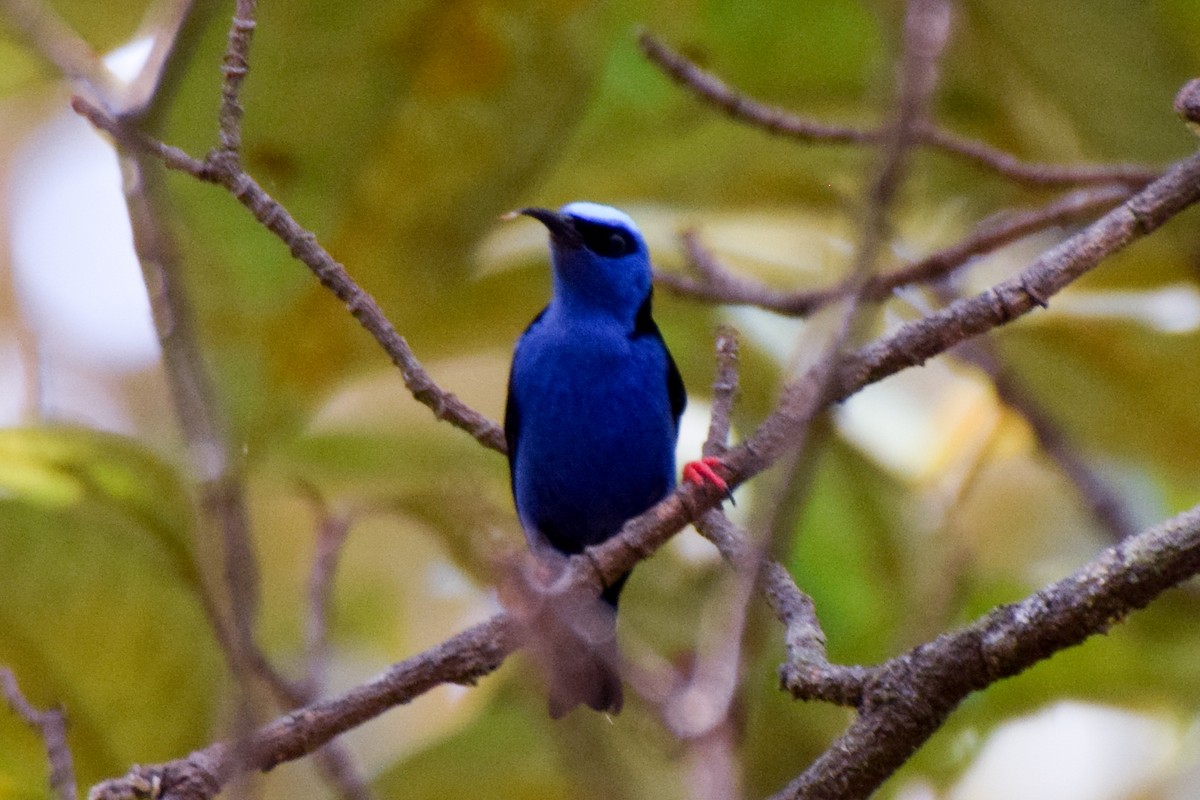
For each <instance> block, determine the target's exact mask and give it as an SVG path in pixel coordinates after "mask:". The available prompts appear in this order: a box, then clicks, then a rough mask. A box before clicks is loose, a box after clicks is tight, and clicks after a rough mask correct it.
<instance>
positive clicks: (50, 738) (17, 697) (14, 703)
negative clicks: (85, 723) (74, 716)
mask: <svg viewBox="0 0 1200 800" xmlns="http://www.w3.org/2000/svg"><path fill="white" fill-rule="evenodd" d="M0 695H3V696H4V700H5V702H7V703H8V707H9V708H11V709H12V710H13V713H14V714H16V715H17V716H18V717H20V718H21V719H22V720H24V721H25V724H26V725H28V726H29V727H31V728H33V729H34V730H36V731H37V732H38V733H39V734H40V735H41V737H42V743H43V744H44V745H45V747H46V758H47V759H48V760H49V762H50V788H51V789H53V790H54V794H55V796H56V797H57V798H58V800H77V798H78V797H79V789H78V788H77V787H76V785H75V766H74V763H73V760H72V758H71V748H70V747H69V746H68V745H67V720H66V717H65V716H64V715H63V712H62V709H61V708H51V709H49V710H47V711H38V710H37V709H36V708H34V707H33V704H32V703H30V702H29V701H28V700H27V699H26V698H25V695H23V694H21V688H20V687H19V686H17V678H16V676H15V675H13V673H12V670H11V669H9V668H8V667H0Z"/></svg>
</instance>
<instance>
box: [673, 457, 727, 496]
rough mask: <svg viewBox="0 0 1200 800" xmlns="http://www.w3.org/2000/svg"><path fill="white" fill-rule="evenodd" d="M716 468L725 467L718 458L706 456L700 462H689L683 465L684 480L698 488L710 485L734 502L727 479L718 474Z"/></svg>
mask: <svg viewBox="0 0 1200 800" xmlns="http://www.w3.org/2000/svg"><path fill="white" fill-rule="evenodd" d="M715 467H724V464H722V463H721V459H719V458H717V457H716V456H705V457H704V458H701V459H700V460H698V461H689V462H688V463H686V464H684V465H683V479H684V480H685V481H687V482H688V483H694V484H696V485H697V486H704V485H705V484H709V485H711V486H715V487H717V488H718V489H720V490H721V491H722V492H724V493H725V495H726V496H727V497H728V498H729V499H730V500H731V501H732V500H733V492H732V491H731V490H730V489H729V484H728V483H726V482H725V479H724V478H722V477H721V476H720V475H718V474H717V471H716V469H714V468H715Z"/></svg>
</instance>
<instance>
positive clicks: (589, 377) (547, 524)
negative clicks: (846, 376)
mask: <svg viewBox="0 0 1200 800" xmlns="http://www.w3.org/2000/svg"><path fill="white" fill-rule="evenodd" d="M518 214H524V215H526V216H529V217H532V218H534V219H536V220H538V221H539V222H541V223H542V224H543V225H545V226H546V228H547V229H548V230H549V233H550V256H551V264H552V267H553V292H552V296H551V299H550V302H549V304H548V305H547V306H546V308H545V309H543V310H542V312H541V313H540V314H538V315H537V317H535V318H534V320H533V322H531V323H530V325H529V327H528V328H526V330H525V332H524V333H523V334H522V335H521V338H520V340H519V341H518V342H517V345H516V349H515V352H514V354H513V361H512V369H511V372H510V373H509V383H508V402H507V406H506V409H505V414H504V432H505V438H506V439H507V443H508V460H509V467H510V472H511V477H512V491H513V498H514V500H515V504H516V508H517V515H518V517H519V518H520V521H521V525H522V527H523V528H524V531H525V536H526V539H527V541H528V543H529V546H530V549H531V550H532V551H533V552H534V554H535V555H540V556H543V557H547V556H549V557H550V558H553V557H554V556H553V554H554V553H558V554H562V555H564V556H569V555H574V554H576V553H580V552H582V551H583V550H584V548H586V547H589V546H592V545H596V544H600V543H601V542H603V541H605V540H606V539H608V538H610V537H612V536H614V535H615V534H616V533H617V532H618V531H620V529H621V526H622V525H623V524H624V523H625V522H626V521H627V520H629V519H630V518H632V517H635V516H637V515H638V514H640V513H642V512H643V511H645V510H646V509H648V508H650V507H651V506H652V505H654V504H655V503H657V502H658V501H659V500H661V499H662V498H663V497H665V496H666V495H667V494H668V493H669V492H670V491H671V490H672V488H674V486H675V443H676V439H677V437H678V434H679V419H680V416H681V415H682V413H683V409H684V406H685V404H686V402H687V400H686V393H685V391H684V385H683V380H682V378H681V377H680V374H679V370H678V368H677V367H676V366H675V361H674V360H673V359H672V358H671V354H670V352H669V351H668V350H667V346H666V343H665V342H664V341H663V337H662V334H661V333H659V330H658V326H657V325H656V324H655V323H654V318H653V317H652V316H651V296H652V287H651V266H650V255H649V252H648V250H647V248H646V242H645V240H644V239H643V237H642V234H641V232H640V231H639V230H638V227H637V225H635V224H634V222H633V220H632V219H631V218H630V217H629V216H628V215H626V214H625V213H623V212H621V211H618V210H617V209H615V208H611V207H609V206H604V205H599V204H596V203H585V202H575V203H570V204H568V205H565V206H563V207H562V208H561V209H559V210H558V211H551V210H548V209H545V208H524V209H521V210H520V211H517V212H513V215H518ZM716 465H719V462H717V461H716V460H715V459H703V460H702V461H699V462H692V463H691V464H689V465H688V469H687V470H685V477H686V478H687V479H688V480H692V481H695V482H701V481H703V480H708V481H710V482H712V483H714V484H715V485H717V486H718V487H720V488H721V489H725V488H726V487H725V484H724V481H723V480H722V479H721V478H720V477H719V476H718V475H716V473H715V472H713V470H712V467H713V466H716ZM559 560H561V558H560V559H559ZM626 578H628V574H626V575H624V576H622V577H621V578H620V579H619V580H618V581H616V582H615V583H614V584H613V585H612V586H609V587H608V588H607V589H606V590H605V591H604V593H603V594H602V596H601V597H602V600H603V604H600V603H597V604H595V605H600V606H602V611H603V612H604V613H602V614H601V617H602V618H603V619H604V620H605V621H604V622H602V623H600V624H599V625H597V624H596V623H595V621H594V619H593V620H592V621H589V622H584V623H581V624H580V625H579V626H577V627H578V628H579V629H580V630H577V631H574V632H568V633H567V634H566V635H565V636H564V635H562V634H561V632H560V633H559V634H553V636H555V637H556V638H557V639H558V640H559V641H558V643H557V644H554V645H551V646H550V647H549V650H550V652H549V654H548V659H549V660H550V661H551V662H552V663H551V664H550V665H549V671H550V672H551V675H550V714H551V716H553V717H555V718H557V717H560V716H562V715H563V714H565V713H566V712H567V711H569V710H571V709H572V708H573V707H575V706H576V705H579V704H581V703H583V704H586V705H588V706H590V707H591V708H593V709H596V710H597V711H607V712H611V713H616V712H618V711H619V710H620V709H621V705H622V702H623V698H622V691H621V681H620V677H619V675H618V673H617V670H616V646H615V634H616V617H615V612H616V606H617V598H618V596H619V595H620V593H621V588H622V587H623V586H624V584H625V580H626ZM567 624H568V626H570V622H569V621H568V623H567ZM597 628H599V630H597ZM572 639H574V640H575V641H574V642H572V641H571V640H572Z"/></svg>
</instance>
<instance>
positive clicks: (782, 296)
mask: <svg viewBox="0 0 1200 800" xmlns="http://www.w3.org/2000/svg"><path fill="white" fill-rule="evenodd" d="M1133 191H1134V190H1132V189H1130V188H1129V187H1128V186H1126V185H1121V184H1114V185H1111V186H1100V187H1096V188H1089V189H1080V190H1078V191H1074V192H1071V193H1069V194H1066V195H1063V196H1062V197H1059V198H1056V199H1054V200H1052V201H1051V202H1049V203H1047V204H1046V205H1044V206H1041V207H1039V208H1032V209H1023V210H1012V211H1003V212H1000V213H999V214H996V215H993V216H992V217H989V218H988V219H985V220H984V221H983V222H981V223H980V224H979V225H977V226H976V227H975V229H974V230H973V231H972V232H971V233H970V234H969V235H967V236H966V237H965V238H963V239H962V240H960V241H959V242H957V243H956V244H953V245H950V246H949V247H946V248H943V249H941V250H939V251H937V252H935V253H931V254H930V255H928V256H925V257H924V258H922V259H919V260H917V261H914V262H913V263H912V264H909V265H908V266H907V267H903V268H900V269H896V270H893V271H891V272H887V273H883V274H879V275H872V276H871V277H870V278H868V279H867V282H866V285H865V286H864V287H863V290H862V295H863V299H865V300H870V301H873V302H881V301H883V300H886V299H887V298H888V297H889V296H890V295H891V293H892V292H893V291H895V290H896V289H898V288H900V287H902V286H910V285H913V284H918V283H929V282H932V281H936V280H940V279H942V278H945V277H947V276H949V275H950V274H952V273H953V272H954V271H955V270H957V269H958V268H960V267H962V266H964V265H966V264H968V263H970V262H971V261H972V260H973V259H975V258H977V257H979V256H983V255H987V254H988V253H991V252H993V251H995V250H999V249H1000V248H1002V247H1005V246H1006V245H1009V244H1012V243H1013V242H1016V241H1018V240H1020V239H1022V238H1024V237H1026V236H1029V235H1030V234H1033V233H1037V232H1039V231H1043V230H1046V229H1047V228H1051V227H1054V226H1059V225H1069V224H1073V223H1076V222H1079V221H1081V220H1085V219H1090V218H1092V217H1094V216H1095V215H1096V214H1097V213H1100V212H1103V211H1107V210H1109V209H1111V208H1112V207H1113V206H1115V205H1117V204H1118V203H1120V202H1122V201H1124V200H1127V199H1128V198H1129V197H1130V195H1132V194H1133ZM682 238H683V248H684V252H685V254H686V255H687V257H688V262H689V263H690V264H691V265H692V267H693V269H694V270H695V271H696V273H697V275H698V276H699V279H696V278H691V277H689V276H686V275H679V274H676V273H664V272H659V273H657V274H656V275H655V281H656V282H657V283H658V284H659V285H660V286H662V287H664V288H666V289H667V290H668V291H671V292H675V293H676V294H679V295H682V296H684V297H691V298H694V299H697V300H706V301H709V302H716V303H724V304H730V305H752V306H757V307H759V308H763V309H766V310H768V311H775V312H777V313H779V314H784V315H787V316H796V317H805V316H808V315H810V314H813V313H814V312H816V311H818V310H820V309H822V308H824V307H825V306H827V305H829V304H830V303H831V302H833V301H835V300H838V299H840V298H842V297H845V296H846V294H847V292H848V284H847V282H845V281H843V282H842V284H841V285H838V286H832V287H829V288H825V289H810V290H803V291H779V290H776V289H772V288H770V287H768V286H766V285H764V284H761V283H759V282H757V281H754V280H751V279H749V278H745V277H742V276H740V275H737V274H735V273H733V272H731V271H730V270H729V269H728V268H726V267H724V266H723V265H722V264H721V263H720V262H719V261H718V260H717V258H716V257H715V255H714V254H713V253H712V252H711V251H710V250H708V249H707V248H706V247H704V245H703V244H701V242H700V238H699V236H698V234H697V233H696V232H695V231H686V232H684V234H683V237H682Z"/></svg>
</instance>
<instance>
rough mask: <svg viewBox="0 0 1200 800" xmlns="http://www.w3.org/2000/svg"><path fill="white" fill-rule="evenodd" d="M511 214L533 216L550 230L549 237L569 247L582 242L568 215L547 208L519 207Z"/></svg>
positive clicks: (576, 245) (577, 245)
mask: <svg viewBox="0 0 1200 800" xmlns="http://www.w3.org/2000/svg"><path fill="white" fill-rule="evenodd" d="M512 213H513V214H523V215H524V216H526V217H533V218H534V219H536V220H537V221H538V222H540V223H542V224H543V225H545V226H546V228H547V229H548V230H549V231H550V238H551V239H552V240H553V241H554V242H555V243H557V244H562V245H567V246H570V247H579V246H580V245H582V244H583V237H582V236H580V235H579V231H577V230H576V229H575V224H574V223H573V222H571V218H570V217H564V216H562V215H561V214H559V213H558V212H556V211H551V210H550V209H548V208H537V207H530V208H521V209H517V210H516V211H514V212H512Z"/></svg>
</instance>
